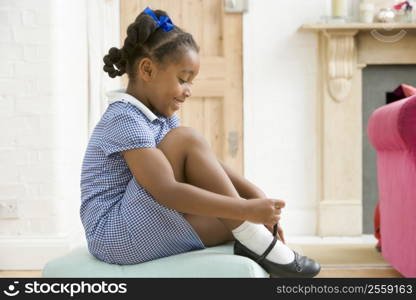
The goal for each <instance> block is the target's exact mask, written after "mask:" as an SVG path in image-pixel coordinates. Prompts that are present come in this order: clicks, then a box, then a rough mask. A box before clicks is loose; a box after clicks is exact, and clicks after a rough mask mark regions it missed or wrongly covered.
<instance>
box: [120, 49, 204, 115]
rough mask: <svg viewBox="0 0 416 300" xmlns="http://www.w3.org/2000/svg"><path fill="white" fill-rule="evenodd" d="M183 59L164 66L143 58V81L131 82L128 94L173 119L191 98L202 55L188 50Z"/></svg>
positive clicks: (139, 69)
mask: <svg viewBox="0 0 416 300" xmlns="http://www.w3.org/2000/svg"><path fill="white" fill-rule="evenodd" d="M181 56H182V57H181V58H180V60H179V61H178V62H172V63H169V64H168V65H167V66H164V67H163V66H161V65H158V64H155V63H154V62H153V61H152V60H150V59H149V58H144V59H142V60H141V61H140V62H139V64H138V75H139V76H138V77H139V78H140V79H141V80H138V81H136V82H135V83H134V84H133V83H132V82H129V85H128V87H127V90H126V92H127V93H128V94H131V95H132V96H134V97H136V98H137V99H139V100H140V101H141V102H142V103H143V104H144V105H146V106H147V107H148V108H149V109H150V110H151V111H153V112H154V113H156V114H161V115H163V116H165V117H168V118H169V117H171V116H172V115H173V114H174V113H175V112H176V111H177V110H179V109H181V107H182V105H183V103H184V102H185V100H186V98H188V97H190V96H191V95H192V89H191V86H192V81H193V79H194V78H195V77H196V76H197V74H198V72H199V66H200V59H199V55H198V53H197V52H195V51H194V50H192V49H188V50H185V51H184V52H183V54H182V55H181Z"/></svg>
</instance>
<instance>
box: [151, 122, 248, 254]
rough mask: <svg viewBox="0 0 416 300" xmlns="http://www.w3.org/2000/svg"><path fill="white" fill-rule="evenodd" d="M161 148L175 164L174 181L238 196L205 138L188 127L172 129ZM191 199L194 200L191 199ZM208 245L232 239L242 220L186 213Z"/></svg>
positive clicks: (173, 165)
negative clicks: (232, 231)
mask: <svg viewBox="0 0 416 300" xmlns="http://www.w3.org/2000/svg"><path fill="white" fill-rule="evenodd" d="M158 148H159V149H160V150H161V151H162V152H163V153H164V154H165V156H166V157H167V159H168V160H169V162H170V164H171V165H172V168H173V172H174V174H175V178H176V180H177V181H179V182H186V183H189V184H192V185H195V186H197V187H200V188H203V189H205V190H208V191H211V192H214V193H218V194H222V195H226V196H233V197H239V194H238V192H237V190H236V189H235V187H234V185H233V184H232V182H231V180H230V178H229V177H228V175H227V174H226V173H225V171H224V169H223V168H222V166H221V165H220V163H219V162H218V160H217V158H216V157H215V155H214V154H213V153H212V151H211V149H210V147H209V145H208V143H207V142H206V141H205V139H204V138H203V136H201V135H200V134H199V133H198V132H196V131H195V130H193V129H192V128H189V127H178V128H175V129H172V130H171V131H170V132H169V133H168V134H167V135H166V136H165V137H164V139H163V140H162V141H161V142H160V143H159V145H158ZM190 200H192V199H190ZM184 217H185V219H186V220H187V221H188V222H189V223H190V224H191V226H192V227H193V228H194V229H195V231H196V232H197V233H198V235H199V237H200V238H201V240H202V241H203V243H204V244H205V245H206V246H214V245H219V244H223V243H225V242H227V241H231V240H233V239H234V238H233V235H232V234H231V230H232V229H234V228H236V227H238V226H239V225H240V224H241V223H242V222H243V221H239V220H229V219H223V218H213V217H205V216H196V215H190V214H184Z"/></svg>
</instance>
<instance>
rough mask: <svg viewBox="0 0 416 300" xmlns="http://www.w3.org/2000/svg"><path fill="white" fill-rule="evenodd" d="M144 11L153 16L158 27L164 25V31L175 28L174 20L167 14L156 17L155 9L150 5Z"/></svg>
mask: <svg viewBox="0 0 416 300" xmlns="http://www.w3.org/2000/svg"><path fill="white" fill-rule="evenodd" d="M144 13H145V14H147V15H149V16H151V17H152V19H153V20H155V22H156V28H159V27H162V28H163V31H164V32H168V31H171V30H172V29H173V27H174V26H173V23H172V20H171V19H170V18H169V17H167V16H161V17H160V18H158V17H156V15H155V13H154V12H153V10H151V9H150V8H149V7H146V8H145V9H144Z"/></svg>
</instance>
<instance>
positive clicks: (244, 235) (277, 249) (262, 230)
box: [231, 221, 295, 264]
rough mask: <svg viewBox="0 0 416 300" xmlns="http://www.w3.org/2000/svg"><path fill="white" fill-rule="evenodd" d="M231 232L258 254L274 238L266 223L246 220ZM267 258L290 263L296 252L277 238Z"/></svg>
mask: <svg viewBox="0 0 416 300" xmlns="http://www.w3.org/2000/svg"><path fill="white" fill-rule="evenodd" d="M231 232H232V233H233V235H234V237H235V238H236V239H237V240H238V241H239V242H240V243H241V244H243V245H244V246H246V247H247V248H248V249H250V250H251V251H253V252H254V253H256V254H258V255H262V254H263V253H264V251H266V249H267V247H269V245H270V243H271V242H272V240H273V235H272V234H271V232H270V231H269V230H268V229H267V228H266V227H265V226H264V225H262V224H255V223H251V222H249V221H245V222H244V223H242V224H241V225H240V226H238V227H237V228H235V229H233V230H232V231H231ZM266 259H268V260H270V261H272V262H275V263H278V264H288V263H291V262H292V261H293V260H294V259H295V254H294V253H293V251H292V250H291V249H290V248H289V247H287V246H286V245H285V244H283V243H282V241H280V240H277V242H276V245H274V247H273V249H272V250H271V251H270V253H269V254H268V255H267V256H266Z"/></svg>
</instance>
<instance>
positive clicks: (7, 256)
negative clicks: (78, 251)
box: [0, 236, 71, 270]
mask: <svg viewBox="0 0 416 300" xmlns="http://www.w3.org/2000/svg"><path fill="white" fill-rule="evenodd" d="M70 250H71V240H70V238H69V237H68V236H54V237H44V236H43V237H24V236H22V237H19V238H16V237H10V238H8V237H1V238H0V253H1V255H0V270H41V269H43V267H44V265H45V264H46V263H47V262H48V261H50V260H51V259H54V258H56V257H59V256H62V255H65V254H66V253H68V252H69V251H70Z"/></svg>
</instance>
